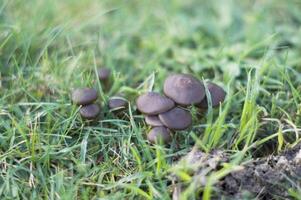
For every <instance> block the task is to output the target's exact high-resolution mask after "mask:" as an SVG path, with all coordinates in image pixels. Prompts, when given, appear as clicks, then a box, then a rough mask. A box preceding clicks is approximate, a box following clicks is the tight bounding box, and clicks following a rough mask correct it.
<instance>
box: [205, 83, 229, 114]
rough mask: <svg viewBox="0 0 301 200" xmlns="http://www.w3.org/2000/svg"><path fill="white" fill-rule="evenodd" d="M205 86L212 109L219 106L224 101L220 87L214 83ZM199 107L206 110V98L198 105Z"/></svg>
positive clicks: (223, 93) (222, 90)
mask: <svg viewBox="0 0 301 200" xmlns="http://www.w3.org/2000/svg"><path fill="white" fill-rule="evenodd" d="M206 85H207V88H208V91H209V92H210V96H211V102H212V107H216V106H219V104H220V103H222V102H223V101H224V100H225V97H226V92H225V90H224V89H223V88H222V87H220V86H218V85H216V84H215V83H211V82H209V83H206ZM199 107H201V108H208V101H207V97H205V98H204V99H203V101H202V102H201V103H200V104H199Z"/></svg>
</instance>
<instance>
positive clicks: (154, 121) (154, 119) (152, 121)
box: [145, 115, 164, 127]
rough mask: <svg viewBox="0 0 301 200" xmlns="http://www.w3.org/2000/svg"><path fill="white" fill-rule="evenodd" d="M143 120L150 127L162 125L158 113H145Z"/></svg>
mask: <svg viewBox="0 0 301 200" xmlns="http://www.w3.org/2000/svg"><path fill="white" fill-rule="evenodd" d="M145 122H146V123H147V124H148V125H150V126H152V127H156V126H164V125H163V123H162V122H161V120H160V119H159V117H158V115H146V116H145Z"/></svg>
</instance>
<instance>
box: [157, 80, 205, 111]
mask: <svg viewBox="0 0 301 200" xmlns="http://www.w3.org/2000/svg"><path fill="white" fill-rule="evenodd" d="M163 90H164V94H165V95H166V96H167V97H169V98H171V99H172V100H174V101H175V102H176V103H178V104H180V105H183V106H188V105H196V104H199V103H201V101H202V100H203V99H204V97H205V87H204V85H203V83H202V82H200V81H199V80H198V79H196V78H195V77H193V76H192V75H189V74H174V75H171V76H169V77H167V79H166V80H165V82H164V88H163Z"/></svg>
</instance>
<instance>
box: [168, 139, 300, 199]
mask: <svg viewBox="0 0 301 200" xmlns="http://www.w3.org/2000/svg"><path fill="white" fill-rule="evenodd" d="M227 162H230V155H229V154H227V153H226V152H223V151H218V150H216V151H213V152H211V153H209V154H206V153H204V152H201V151H199V150H196V149H193V150H192V151H191V152H190V153H189V154H187V155H186V156H185V157H184V158H182V159H181V160H180V162H179V163H178V164H177V165H178V166H183V163H184V164H185V166H189V167H190V170H191V172H190V175H192V177H193V180H194V183H196V184H198V185H199V186H200V187H201V186H205V185H206V182H207V181H206V178H207V177H208V175H209V174H210V173H212V172H214V171H218V170H219V169H221V168H222V164H223V163H227ZM177 180H178V181H177V182H178V183H177V186H176V187H175V189H174V194H173V200H177V199H179V196H180V195H181V191H183V190H185V186H184V184H181V181H179V178H178V179H177ZM195 180H196V181H195ZM300 187H301V144H298V145H296V146H295V147H294V148H292V149H290V150H287V151H285V152H283V153H281V154H280V155H275V156H274V155H271V156H268V157H264V158H257V159H256V160H251V161H249V162H246V163H245V164H242V165H241V166H239V168H238V169H237V170H235V171H232V172H231V173H230V174H228V175H226V176H225V177H223V178H222V179H221V180H219V181H218V182H217V183H216V184H215V190H216V191H217V194H219V196H218V197H217V198H216V199H220V198H221V196H224V197H225V198H226V199H245V198H246V194H247V195H248V196H249V197H253V198H254V197H257V198H258V199H273V198H276V197H277V198H280V199H289V194H288V191H287V189H288V188H300Z"/></svg>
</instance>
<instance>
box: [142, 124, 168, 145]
mask: <svg viewBox="0 0 301 200" xmlns="http://www.w3.org/2000/svg"><path fill="white" fill-rule="evenodd" d="M147 139H148V141H149V142H151V143H153V144H154V143H156V142H160V141H161V142H163V143H164V144H166V143H168V142H170V141H171V133H170V131H169V130H168V129H167V128H166V127H164V126H158V127H154V128H152V129H151V130H150V132H149V133H148V134H147Z"/></svg>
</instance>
